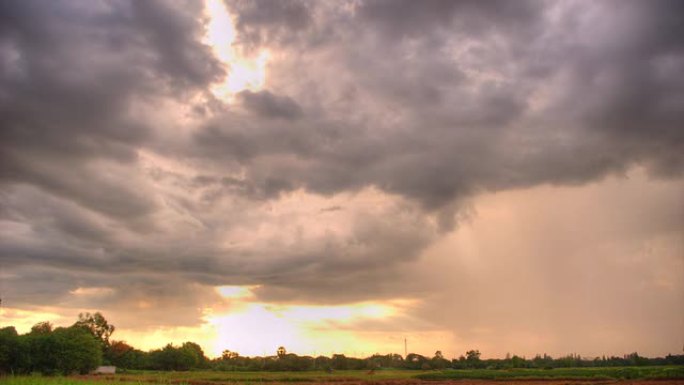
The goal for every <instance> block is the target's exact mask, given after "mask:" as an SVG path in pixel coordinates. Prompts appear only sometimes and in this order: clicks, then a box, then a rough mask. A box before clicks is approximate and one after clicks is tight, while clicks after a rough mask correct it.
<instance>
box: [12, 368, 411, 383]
mask: <svg viewBox="0 0 684 385" xmlns="http://www.w3.org/2000/svg"><path fill="white" fill-rule="evenodd" d="M367 373H368V371H366V370H343V371H334V372H332V373H327V372H323V371H311V372H213V371H188V372H156V371H131V372H126V373H117V374H106V375H98V376H71V377H42V376H17V377H5V378H0V385H106V384H112V385H114V384H117V385H152V384H172V385H184V384H188V385H204V384H213V383H215V384H216V385H220V384H225V383H229V384H230V383H235V384H236V385H237V384H240V385H243V384H250V385H251V384H264V383H271V384H275V383H290V382H299V383H311V384H314V383H323V382H327V383H330V382H349V381H377V380H389V379H408V378H412V377H413V376H414V375H416V374H417V373H418V372H415V371H406V370H376V371H375V373H374V374H373V375H368V374H367Z"/></svg>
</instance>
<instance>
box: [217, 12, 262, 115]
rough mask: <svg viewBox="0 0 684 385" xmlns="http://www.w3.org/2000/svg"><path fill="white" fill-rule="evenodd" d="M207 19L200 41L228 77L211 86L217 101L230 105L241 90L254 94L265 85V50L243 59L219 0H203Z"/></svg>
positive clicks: (231, 23) (226, 13)
mask: <svg viewBox="0 0 684 385" xmlns="http://www.w3.org/2000/svg"><path fill="white" fill-rule="evenodd" d="M204 4H205V5H204V6H205V13H206V15H207V18H208V23H207V28H206V34H205V36H204V42H205V43H206V44H208V45H209V46H211V48H212V50H213V52H214V55H216V57H217V58H218V59H219V60H220V61H221V63H222V64H223V65H224V66H225V67H226V69H227V71H228V75H227V76H226V77H225V78H224V79H223V80H222V81H221V82H220V83H215V84H213V85H212V87H211V92H212V93H213V94H214V96H216V97H217V98H219V99H221V100H223V101H226V102H230V101H232V100H233V98H234V96H235V94H236V93H238V92H240V91H243V90H250V91H258V90H259V89H261V88H263V87H264V84H265V83H266V65H267V63H268V57H269V54H268V51H266V50H260V51H259V52H258V53H257V54H256V55H255V56H243V54H242V52H241V51H240V50H239V49H237V48H236V47H235V36H236V32H235V27H234V26H233V20H232V19H231V16H230V14H229V13H228V10H227V9H226V7H225V5H224V4H223V2H222V1H221V0H206V1H205V3H204Z"/></svg>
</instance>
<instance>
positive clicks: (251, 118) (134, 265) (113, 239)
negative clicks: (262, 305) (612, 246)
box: [0, 1, 684, 323]
mask: <svg viewBox="0 0 684 385" xmlns="http://www.w3.org/2000/svg"><path fill="white" fill-rule="evenodd" d="M227 4H228V6H229V7H230V9H231V10H232V12H233V16H234V17H235V20H236V29H237V39H236V42H237V43H236V44H237V46H236V48H239V49H242V50H244V51H245V52H247V53H250V52H257V51H258V50H259V49H262V48H264V49H269V50H271V55H270V56H269V57H270V59H269V62H268V65H267V66H266V68H267V71H268V72H267V79H268V81H267V82H266V84H267V89H264V90H260V91H247V90H246V91H242V92H240V93H239V94H237V95H236V98H235V99H236V100H235V103H233V104H230V105H226V104H223V103H222V102H221V101H219V100H217V99H216V98H214V97H212V96H211V95H210V94H209V86H210V85H211V84H213V83H215V82H218V81H221V79H222V77H223V76H224V75H225V74H226V72H227V76H230V70H225V71H224V69H223V66H222V65H221V64H220V63H219V62H218V61H217V59H216V58H215V57H213V55H212V52H211V49H210V48H209V47H207V46H206V45H204V44H202V43H201V40H202V34H203V32H204V26H203V16H202V5H201V3H199V2H194V1H188V2H161V1H145V2H127V1H112V2H102V3H93V2H73V1H59V2H50V3H44V2H33V1H9V2H8V1H5V2H3V3H2V4H0V61H1V64H2V65H1V66H0V114H1V115H2V117H3V118H2V122H0V124H1V132H0V140H1V143H0V164H1V165H0V176H1V177H2V181H1V182H0V183H2V185H1V186H2V195H1V196H0V198H1V199H2V203H1V204H2V206H1V207H2V210H1V211H0V215H2V216H1V217H0V219H1V220H2V226H3V229H5V230H6V231H3V234H2V245H1V249H0V258H1V262H2V267H3V268H4V269H5V270H6V271H7V272H8V273H13V272H18V271H27V269H30V268H31V267H32V266H38V265H40V266H42V267H41V269H43V268H44V269H52V270H50V271H52V272H53V274H55V275H59V276H60V279H58V280H56V281H58V283H56V284H55V285H54V286H53V287H52V289H50V286H49V285H48V284H45V285H44V286H40V287H36V288H34V289H31V287H30V285H31V284H32V282H33V281H34V280H38V279H40V278H39V277H38V276H36V277H35V279H34V278H30V279H24V280H18V279H16V280H13V281H12V282H13V289H12V290H13V293H15V294H16V296H17V298H34V299H24V300H18V301H19V302H20V303H21V304H22V305H29V304H40V303H47V302H50V301H51V300H54V298H56V297H60V298H61V297H68V296H69V295H70V294H69V293H70V292H71V291H73V290H75V289H77V288H78V287H86V286H106V287H111V288H115V291H114V292H113V294H112V296H113V297H107V298H109V299H108V300H107V301H108V302H106V303H105V304H104V305H103V306H111V307H117V306H119V307H120V308H123V307H124V303H125V298H127V297H130V298H135V299H136V300H137V299H140V298H141V297H142V295H141V294H140V293H147V294H148V296H149V297H150V298H151V301H152V302H154V301H155V299H156V300H158V301H157V303H158V304H163V306H172V305H171V302H172V301H171V300H170V298H173V297H174V296H178V297H179V298H181V297H182V298H183V301H184V302H183V303H184V304H186V305H187V304H192V303H193V301H197V302H198V303H199V302H201V301H203V300H202V299H201V298H205V297H206V298H209V297H211V294H208V293H210V292H211V290H210V286H216V285H229V284H232V285H236V284H249V285H262V286H261V287H260V288H259V289H258V291H257V292H258V294H259V295H260V296H261V297H262V298H267V299H271V300H278V301H284V300H302V301H315V302H344V301H353V300H363V299H368V298H390V297H392V296H399V295H404V294H405V295H409V296H410V295H419V294H421V293H423V290H424V289H423V288H422V286H421V284H420V282H415V284H402V283H396V281H397V280H401V279H400V278H401V277H403V278H404V279H405V277H406V270H405V269H407V268H408V266H411V263H413V262H414V261H415V260H416V259H417V258H418V256H419V255H421V252H422V251H424V250H425V249H426V248H427V247H428V246H429V245H431V244H432V243H433V242H434V241H435V239H437V238H439V236H440V235H442V234H444V232H445V231H447V230H450V229H453V227H454V225H455V224H456V223H458V221H459V220H460V218H461V217H463V216H464V215H466V214H467V212H468V211H467V202H468V201H469V199H471V198H472V197H474V196H476V195H477V194H479V193H481V192H486V191H503V190H509V189H515V188H521V187H529V186H535V185H539V184H549V183H550V184H570V185H579V184H584V183H587V182H590V181H595V180H598V179H600V178H602V177H604V176H606V175H609V174H611V173H624V172H626V170H629V169H630V168H632V167H634V166H643V167H645V168H646V169H647V170H648V171H649V172H650V173H651V175H655V176H659V177H670V178H678V177H681V174H682V170H683V169H684V130H682V128H681V127H682V126H684V104H683V103H684V102H683V101H684V81H682V80H681V79H684V76H682V74H684V44H682V41H681V38H680V36H682V35H684V31H683V30H682V28H683V27H682V26H683V25H684V22H683V21H682V15H684V12H683V10H682V9H681V8H682V4H681V2H676V1H648V2H632V1H603V2H591V3H582V2H577V3H575V2H562V1H561V2H552V1H549V2H481V1H420V2H419V1H367V2H348V3H339V4H330V3H323V2H295V1H291V2H281V1H278V2H276V1H255V2H254V1H237V2H233V1H230V2H227ZM183 108H187V110H189V111H193V112H192V113H186V112H185V110H183ZM200 112H201V113H200ZM369 190H372V191H378V194H385V195H384V200H385V201H388V202H392V203H391V205H389V206H388V207H381V206H382V205H379V204H375V205H373V204H366V203H365V201H364V199H372V196H373V194H372V193H369V192H368V191H369ZM288 193H293V194H294V195H295V196H296V194H299V193H302V194H303V193H307V194H310V195H309V196H306V197H305V198H302V202H298V203H290V205H289V206H288V205H287V204H285V203H283V202H282V201H283V200H287V199H288V197H289V195H288ZM344 194H346V195H344ZM342 195H343V196H344V198H339V197H340V196H342ZM369 196H371V198H369ZM319 198H320V199H328V200H331V201H324V202H323V203H320V202H319V203H320V204H319V203H316V204H315V205H312V207H311V208H308V207H307V202H308V200H314V199H319ZM335 199H338V200H335ZM339 199H343V200H339ZM344 199H346V201H345V200H344ZM292 207H295V208H296V209H293V208H292ZM322 207H323V208H325V207H328V208H335V207H344V209H343V210H332V209H328V210H325V211H321V208H322ZM288 210H289V211H288ZM312 223H313V224H312ZM340 223H344V224H346V225H347V226H348V227H346V228H344V229H342V230H340V229H339V228H336V227H335V226H336V225H338V224H340ZM328 226H329V228H328ZM264 229H267V230H264ZM269 229H270V230H269ZM274 229H276V230H277V231H276V230H274ZM319 229H327V230H326V231H321V232H317V230H319ZM269 231H270V232H269ZM42 271H43V270H39V269H37V270H36V272H42ZM102 271H107V272H108V273H109V275H108V276H107V278H106V279H102V278H101V272H102ZM59 272H61V273H59ZM75 272H77V273H78V274H79V276H80V277H84V278H82V279H83V281H71V282H72V283H71V284H69V283H68V282H70V280H71V279H72V278H73V275H72V274H75ZM36 274H37V273H36ZM41 274H42V273H41ZM160 275H163V276H164V277H165V278H164V279H160V278H159V277H160ZM65 277H68V278H65ZM127 277H132V278H127ZM98 282H99V283H98ZM340 286H343V287H345V288H348V290H347V289H346V290H339V288H340ZM41 287H42V289H41ZM183 289H187V293H188V295H187V296H185V295H183V294H180V293H182V292H183ZM29 292H30V294H31V297H22V295H23V294H22V293H29ZM38 292H40V293H44V296H40V295H38ZM112 298H116V300H114V299H112ZM131 301H132V300H131ZM93 303H98V302H97V301H96V300H93ZM159 306H161V307H163V306H162V305H159ZM184 306H185V305H184ZM188 306H190V305H188ZM145 309H148V310H145ZM149 309H155V307H154V306H152V307H145V308H144V309H142V308H141V309H140V311H150V312H151V311H153V310H149ZM155 311H156V310H155ZM187 314H191V315H192V316H197V312H188V313H187ZM167 322H170V323H171V322H173V321H172V320H168V321H167ZM183 322H184V323H187V322H189V321H188V319H183Z"/></svg>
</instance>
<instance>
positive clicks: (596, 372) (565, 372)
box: [416, 366, 684, 380]
mask: <svg viewBox="0 0 684 385" xmlns="http://www.w3.org/2000/svg"><path fill="white" fill-rule="evenodd" d="M416 378H419V379H422V380H460V379H480V380H510V379H519V380H524V379H563V380H575V379H577V380H585V379H589V380H602V379H604V380H610V379H684V366H644V367H616V368H557V369H549V370H545V369H509V370H490V369H469V370H445V371H440V372H430V373H421V374H419V375H417V376H416Z"/></svg>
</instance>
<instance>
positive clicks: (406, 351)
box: [404, 337, 408, 358]
mask: <svg viewBox="0 0 684 385" xmlns="http://www.w3.org/2000/svg"><path fill="white" fill-rule="evenodd" d="M406 356H408V348H407V345H406V337H404V358H406Z"/></svg>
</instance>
